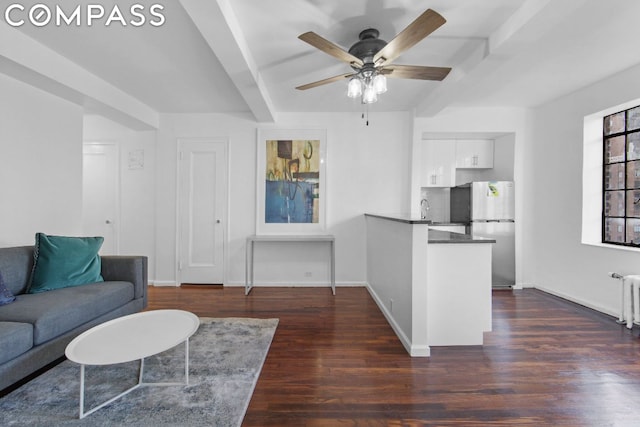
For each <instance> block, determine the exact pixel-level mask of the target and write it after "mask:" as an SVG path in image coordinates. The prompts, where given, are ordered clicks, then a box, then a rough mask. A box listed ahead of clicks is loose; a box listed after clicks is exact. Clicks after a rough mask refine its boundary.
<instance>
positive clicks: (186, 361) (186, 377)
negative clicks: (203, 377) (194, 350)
mask: <svg viewBox="0 0 640 427" xmlns="http://www.w3.org/2000/svg"><path fill="white" fill-rule="evenodd" d="M184 383H185V384H187V385H188V384H189V338H187V339H186V340H185V342H184Z"/></svg>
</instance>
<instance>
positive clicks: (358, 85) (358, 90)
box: [347, 77, 362, 98]
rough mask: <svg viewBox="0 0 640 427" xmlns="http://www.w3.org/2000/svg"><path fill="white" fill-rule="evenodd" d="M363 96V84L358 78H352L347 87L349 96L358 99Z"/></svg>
mask: <svg viewBox="0 0 640 427" xmlns="http://www.w3.org/2000/svg"><path fill="white" fill-rule="evenodd" d="M360 95H362V82H361V81H360V79H359V78H357V77H351V80H349V85H348V86H347V96H348V97H349V98H357V97H359V96H360Z"/></svg>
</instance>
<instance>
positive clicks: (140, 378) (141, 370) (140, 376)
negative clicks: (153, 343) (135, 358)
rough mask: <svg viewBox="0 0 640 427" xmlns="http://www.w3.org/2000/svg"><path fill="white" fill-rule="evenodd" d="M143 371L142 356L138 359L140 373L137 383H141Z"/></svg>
mask: <svg viewBox="0 0 640 427" xmlns="http://www.w3.org/2000/svg"><path fill="white" fill-rule="evenodd" d="M143 373H144V357H143V358H142V359H140V373H139V374H138V384H142V374H143Z"/></svg>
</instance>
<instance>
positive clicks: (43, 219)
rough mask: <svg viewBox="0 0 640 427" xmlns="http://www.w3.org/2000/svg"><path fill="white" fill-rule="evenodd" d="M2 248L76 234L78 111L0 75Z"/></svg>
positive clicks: (78, 221)
mask: <svg viewBox="0 0 640 427" xmlns="http://www.w3.org/2000/svg"><path fill="white" fill-rule="evenodd" d="M0 93H1V94H2V95H1V98H0V200H1V202H0V204H1V205H2V209H0V247H6V246H17V245H33V244H34V241H35V240H34V235H35V233H36V232H43V233H47V234H59V235H60V234H62V235H77V234H79V233H80V231H81V224H82V222H81V218H82V108H81V107H79V106H78V105H76V104H73V103H71V102H68V101H66V100H64V99H62V98H58V97H56V96H53V95H50V94H48V93H46V92H44V91H42V90H40V89H37V88H34V87H32V86H29V85H27V84H25V83H22V82H20V81H18V80H15V79H13V78H11V77H7V76H5V75H3V74H0Z"/></svg>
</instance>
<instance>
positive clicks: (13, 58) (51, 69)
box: [0, 21, 160, 130]
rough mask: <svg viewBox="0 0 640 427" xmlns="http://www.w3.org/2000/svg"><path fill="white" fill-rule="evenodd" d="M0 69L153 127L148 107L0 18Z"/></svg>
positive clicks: (95, 109)
mask: <svg viewBox="0 0 640 427" xmlns="http://www.w3.org/2000/svg"><path fill="white" fill-rule="evenodd" d="M0 64H1V65H2V73H4V74H6V75H8V76H10V77H12V78H15V79H16V80H20V81H22V82H24V83H26V84H29V85H31V86H34V87H37V88H39V89H41V90H43V91H45V92H48V93H51V94H53V95H55V96H58V97H61V98H63V99H66V100H68V101H70V102H73V103H76V104H79V105H82V106H84V107H85V110H87V109H90V112H91V113H96V114H101V115H103V116H105V117H108V118H110V119H112V120H115V121H117V122H119V123H121V124H123V125H125V126H127V127H129V128H131V129H134V130H152V129H157V128H158V127H159V124H160V115H159V114H158V112H156V111H155V110H153V109H152V108H151V107H149V106H147V105H146V104H144V103H142V102H141V101H139V100H138V99H136V98H134V97H132V96H131V95H129V94H127V93H125V92H123V91H122V90H120V89H118V88H117V87H115V86H113V85H112V84H110V83H107V82H106V81H104V80H102V79H101V78H99V77H97V76H96V75H94V74H92V73H90V72H89V71H87V70H86V69H84V68H82V67H80V66H79V65H77V64H76V63H74V62H72V61H70V60H69V59H67V58H65V57H64V56H62V55H60V54H58V53H56V52H55V51H53V50H51V49H49V48H48V47H46V46H44V45H42V44H40V43H38V42H37V41H35V40H34V39H32V38H30V37H28V36H26V35H25V34H23V33H22V32H21V31H20V30H18V29H16V28H13V27H10V26H9V25H7V24H6V23H4V22H2V21H0Z"/></svg>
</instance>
